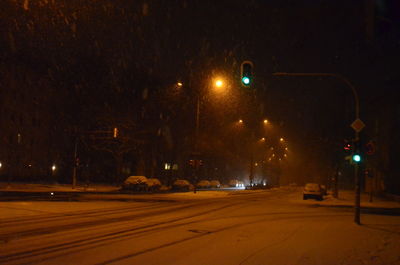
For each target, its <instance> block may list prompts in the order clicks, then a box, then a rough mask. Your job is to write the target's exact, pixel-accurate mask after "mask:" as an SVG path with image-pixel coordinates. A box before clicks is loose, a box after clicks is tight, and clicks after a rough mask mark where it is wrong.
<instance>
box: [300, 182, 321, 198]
mask: <svg viewBox="0 0 400 265" xmlns="http://www.w3.org/2000/svg"><path fill="white" fill-rule="evenodd" d="M309 198H314V199H316V200H319V201H322V200H323V198H324V193H323V190H322V189H321V185H319V184H317V183H307V184H306V185H305V186H304V189H303V200H307V199H309Z"/></svg>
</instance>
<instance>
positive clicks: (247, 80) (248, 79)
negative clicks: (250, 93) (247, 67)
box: [242, 76, 250, 85]
mask: <svg viewBox="0 0 400 265" xmlns="http://www.w3.org/2000/svg"><path fill="white" fill-rule="evenodd" d="M242 83H243V84H245V85H249V84H250V78H248V77H247V76H244V77H243V78H242Z"/></svg>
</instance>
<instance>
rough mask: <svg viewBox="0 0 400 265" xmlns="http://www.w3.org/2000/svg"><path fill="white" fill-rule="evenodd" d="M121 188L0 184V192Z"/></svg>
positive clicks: (108, 186) (113, 189) (93, 190)
mask: <svg viewBox="0 0 400 265" xmlns="http://www.w3.org/2000/svg"><path fill="white" fill-rule="evenodd" d="M119 188H120V187H118V186H111V185H101V184H91V185H90V186H89V187H86V186H85V185H76V187H75V189H72V185H71V184H31V183H11V184H10V185H8V184H7V182H0V192H1V191H18V192H56V191H57V192H82V191H85V192H113V191H118V190H119Z"/></svg>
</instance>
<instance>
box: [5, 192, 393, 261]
mask: <svg viewBox="0 0 400 265" xmlns="http://www.w3.org/2000/svg"><path fill="white" fill-rule="evenodd" d="M110 198H111V196H110ZM110 198H106V197H102V196H101V195H94V196H92V197H90V196H87V197H85V196H83V197H82V198H80V200H79V201H73V202H67V201H19V202H18V201H14V202H0V209H1V211H2V213H3V214H2V215H1V216H0V264H175V265H176V264H182V265H184V264H237V265H238V264H301V265H302V264H352V265H353V264H400V243H399V242H400V216H399V215H398V214H392V215H388V214H387V215H378V214H363V215H362V223H363V224H362V225H361V226H358V225H356V224H354V222H353V210H352V208H351V207H323V206H324V204H323V203H322V204H320V203H319V202H317V201H315V200H307V201H303V200H302V199H301V190H300V189H299V188H280V189H273V190H261V191H221V192H218V191H204V192H197V193H196V194H194V193H176V194H143V195H121V196H118V195H115V196H113V197H112V200H111V199H110ZM325 206H326V205H325Z"/></svg>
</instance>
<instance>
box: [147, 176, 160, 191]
mask: <svg viewBox="0 0 400 265" xmlns="http://www.w3.org/2000/svg"><path fill="white" fill-rule="evenodd" d="M146 184H147V190H148V191H158V190H160V187H161V182H160V181H159V180H158V179H156V178H149V179H147V182H146Z"/></svg>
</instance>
